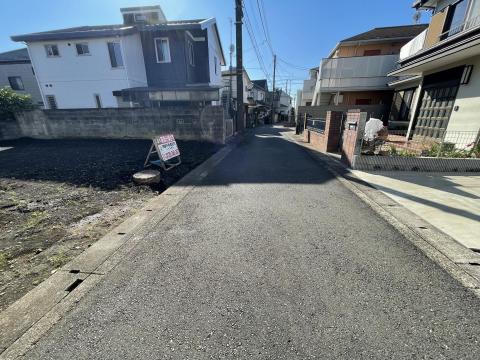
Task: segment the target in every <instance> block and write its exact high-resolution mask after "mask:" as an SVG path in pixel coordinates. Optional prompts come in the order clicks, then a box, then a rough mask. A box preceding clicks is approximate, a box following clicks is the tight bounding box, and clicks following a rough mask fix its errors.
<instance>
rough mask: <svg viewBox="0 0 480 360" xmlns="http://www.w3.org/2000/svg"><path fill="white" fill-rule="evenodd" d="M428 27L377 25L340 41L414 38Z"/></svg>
mask: <svg viewBox="0 0 480 360" xmlns="http://www.w3.org/2000/svg"><path fill="white" fill-rule="evenodd" d="M427 27H428V24H418V25H403V26H389V27H379V28H375V29H372V30H369V31H366V32H364V33H361V34H358V35H355V36H352V37H349V38H347V39H343V40H342V41H340V43H343V42H349V41H362V40H388V39H392V40H393V39H408V38H412V39H413V38H414V37H415V36H417V35H418V34H420V33H421V32H422V31H424V30H425V29H426V28H427Z"/></svg>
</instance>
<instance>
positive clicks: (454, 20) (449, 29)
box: [441, 0, 468, 40]
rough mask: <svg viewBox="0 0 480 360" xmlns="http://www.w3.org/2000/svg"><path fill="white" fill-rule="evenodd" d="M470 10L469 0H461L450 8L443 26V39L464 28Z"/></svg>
mask: <svg viewBox="0 0 480 360" xmlns="http://www.w3.org/2000/svg"><path fill="white" fill-rule="evenodd" d="M467 10H468V1H467V0H460V1H458V2H457V3H456V4H453V5H451V6H450V8H449V9H448V13H447V19H446V20H445V26H444V28H443V34H442V37H441V38H442V40H443V39H445V38H447V37H449V36H452V35H455V34H457V33H459V32H460V31H462V30H463V26H464V22H465V17H466V15H467Z"/></svg>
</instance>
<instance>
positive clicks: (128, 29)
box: [11, 19, 205, 41]
mask: <svg viewBox="0 0 480 360" xmlns="http://www.w3.org/2000/svg"><path fill="white" fill-rule="evenodd" d="M202 21H205V20H204V19H193V20H174V21H167V22H166V23H163V24H155V25H138V26H133V25H124V24H118V25H96V26H78V27H72V28H67V29H58V30H50V31H43V32H37V33H32V34H24V35H14V36H12V37H11V38H12V40H13V41H44V40H70V39H71V40H74V39H87V38H96V37H106V36H120V35H129V34H133V33H135V32H137V31H138V29H141V30H167V29H172V30H173V29H175V30H180V29H193V28H196V27H199V26H200V23H201V22H202ZM137 27H138V28H137Z"/></svg>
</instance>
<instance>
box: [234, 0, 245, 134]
mask: <svg viewBox="0 0 480 360" xmlns="http://www.w3.org/2000/svg"><path fill="white" fill-rule="evenodd" d="M242 5H243V0H235V28H236V35H237V39H236V40H237V121H236V123H237V131H242V130H243V129H244V127H245V125H244V124H245V119H244V118H245V111H244V107H243V44H242V41H243V39H242V25H243V8H242Z"/></svg>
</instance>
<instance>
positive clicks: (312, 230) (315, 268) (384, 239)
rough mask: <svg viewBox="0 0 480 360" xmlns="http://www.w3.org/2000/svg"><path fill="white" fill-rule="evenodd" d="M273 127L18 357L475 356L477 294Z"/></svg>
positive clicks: (479, 348) (244, 146)
mask: <svg viewBox="0 0 480 360" xmlns="http://www.w3.org/2000/svg"><path fill="white" fill-rule="evenodd" d="M284 131H287V130H286V129H285V130H284V129H283V128H280V127H275V128H269V127H264V128H260V129H257V130H256V131H255V132H254V133H253V134H250V135H248V136H247V138H246V140H245V141H244V142H243V143H241V144H240V145H239V146H238V147H237V148H235V149H234V150H233V151H232V152H231V153H230V154H229V155H228V156H227V157H226V158H225V159H224V160H223V161H222V162H221V163H220V164H219V165H218V166H217V167H216V168H215V169H214V170H213V171H212V172H211V173H210V174H209V175H208V176H207V177H206V178H205V179H204V180H203V181H202V184H201V185H200V186H197V187H195V188H194V189H193V191H191V192H190V193H189V194H188V195H187V196H186V197H185V198H184V200H183V201H182V202H181V203H180V204H179V205H178V206H177V207H176V208H175V209H174V210H173V211H172V212H171V213H170V214H169V215H168V216H167V217H166V218H165V219H164V220H163V221H162V222H160V223H159V224H158V225H157V226H156V228H155V232H153V233H151V234H149V235H148V236H147V237H145V238H144V239H143V240H142V241H141V242H140V244H139V245H138V246H137V247H136V248H135V249H134V250H133V251H132V252H131V253H130V255H129V256H128V257H127V258H125V259H124V261H122V262H121V263H120V264H119V265H118V266H117V267H116V268H115V269H114V270H113V271H112V272H110V273H109V274H107V275H106V276H105V277H104V279H103V281H102V282H100V284H99V285H98V286H97V287H95V288H94V289H93V290H92V291H91V292H90V293H89V294H88V295H86V296H85V298H83V299H82V300H81V301H80V302H79V303H78V305H77V307H76V308H75V309H74V310H73V311H72V312H70V313H69V314H68V315H67V316H66V317H65V318H64V319H62V320H61V321H60V322H59V323H58V324H57V325H56V326H55V327H54V328H53V329H52V331H51V332H50V333H48V334H47V335H46V336H45V337H44V338H43V339H41V341H40V342H39V343H38V344H37V345H36V346H35V347H34V348H33V349H32V350H31V351H30V352H29V353H28V354H27V356H26V358H28V359H119V358H125V359H232V358H239V359H246V358H253V359H337V358H344V359H372V358H375V359H387V358H395V359H400V358H425V359H447V358H448V359H475V358H478V354H479V353H480V345H479V343H478V341H479V340H480V339H479V329H480V317H479V316H478V314H479V313H480V304H479V302H478V299H477V298H475V297H474V295H473V294H471V293H470V292H468V291H467V290H466V289H464V288H463V287H461V286H460V285H459V284H458V283H457V282H456V281H455V280H454V279H452V278H451V277H450V276H449V275H448V274H447V273H445V272H444V271H443V270H442V269H440V267H438V266H437V265H436V264H434V263H433V262H432V261H431V260H429V259H428V258H427V257H426V256H424V255H423V254H422V253H421V252H420V251H419V250H418V249H417V248H415V247H414V246H413V245H412V244H411V243H410V242H409V241H408V240H406V239H405V238H404V237H403V236H402V235H400V234H399V233H398V232H397V231H396V230H395V229H394V228H393V227H391V226H390V225H389V224H387V223H386V222H385V221H384V220H382V219H381V218H379V217H378V216H377V215H376V214H375V212H374V211H373V210H372V209H371V208H369V207H368V206H367V205H366V204H364V203H363V202H362V201H361V200H360V199H358V198H357V197H356V196H355V195H354V194H353V193H351V192H350V191H349V190H348V189H346V188H345V187H344V186H343V185H342V184H341V183H340V182H339V181H338V180H336V179H335V178H334V177H333V175H331V174H330V173H329V172H328V171H327V170H326V169H325V168H324V167H323V166H322V164H321V163H320V162H317V161H315V160H314V159H313V158H311V157H310V156H309V155H308V154H307V152H306V151H305V150H304V149H303V148H302V147H300V146H298V145H296V144H294V143H293V142H290V141H288V140H287V138H286V137H285V135H284V134H283V132H284Z"/></svg>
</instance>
